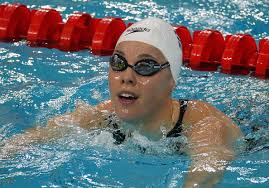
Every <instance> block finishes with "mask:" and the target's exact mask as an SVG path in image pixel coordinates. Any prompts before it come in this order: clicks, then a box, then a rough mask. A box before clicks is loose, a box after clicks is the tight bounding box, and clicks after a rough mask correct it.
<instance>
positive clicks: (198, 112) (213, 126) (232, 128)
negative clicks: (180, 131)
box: [184, 100, 242, 139]
mask: <svg viewBox="0 0 269 188" xmlns="http://www.w3.org/2000/svg"><path fill="white" fill-rule="evenodd" d="M184 123H185V124H186V125H191V127H192V131H195V132H199V131H202V132H205V130H207V131H208V132H212V133H214V134H216V135H217V134H220V135H222V134H223V133H227V134H229V135H230V136H231V137H232V138H234V139H236V138H238V137H240V136H242V133H241V130H240V128H239V127H238V126H237V125H236V124H235V123H234V122H233V121H232V120H231V119H230V118H229V117H228V116H227V115H225V114H224V113H223V112H221V111H220V110H218V109H217V108H216V107H214V106H213V105H211V104H210V103H208V102H204V101H199V100H191V101H189V102H188V107H187V110H186V113H185V116H184ZM207 134H208V133H207ZM220 135H219V136H220ZM212 136H213V135H212Z"/></svg>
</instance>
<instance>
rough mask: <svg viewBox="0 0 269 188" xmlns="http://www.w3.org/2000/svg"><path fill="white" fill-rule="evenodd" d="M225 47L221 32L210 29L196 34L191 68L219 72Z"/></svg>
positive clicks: (191, 56)
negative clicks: (218, 68)
mask: <svg viewBox="0 0 269 188" xmlns="http://www.w3.org/2000/svg"><path fill="white" fill-rule="evenodd" d="M224 46H225V43H224V38H223V36H222V34H221V33H220V32H219V31H216V30H209V29H208V30H203V31H196V32H194V35H193V46H192V50H191V55H190V64H189V65H190V67H191V68H192V69H194V70H203V71H215V70H217V67H218V65H219V64H220V63H219V62H220V60H221V57H222V53H223V50H224Z"/></svg>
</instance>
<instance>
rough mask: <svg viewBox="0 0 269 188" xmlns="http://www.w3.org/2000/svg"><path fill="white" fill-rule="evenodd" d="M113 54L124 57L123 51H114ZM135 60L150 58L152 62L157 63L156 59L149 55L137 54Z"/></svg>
mask: <svg viewBox="0 0 269 188" xmlns="http://www.w3.org/2000/svg"><path fill="white" fill-rule="evenodd" d="M114 52H117V53H119V54H120V55H122V56H125V53H124V52H123V51H121V50H115V51H114ZM137 58H138V59H142V58H150V59H153V60H155V61H157V58H155V57H154V56H152V55H149V54H139V55H138V56H137Z"/></svg>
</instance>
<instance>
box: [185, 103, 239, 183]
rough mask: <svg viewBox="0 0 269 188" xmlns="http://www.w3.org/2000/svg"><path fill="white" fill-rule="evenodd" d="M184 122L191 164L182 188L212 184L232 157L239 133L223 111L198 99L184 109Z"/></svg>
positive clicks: (221, 174) (222, 172)
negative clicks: (188, 108) (186, 109)
mask: <svg viewBox="0 0 269 188" xmlns="http://www.w3.org/2000/svg"><path fill="white" fill-rule="evenodd" d="M186 124H188V125H190V126H187V127H186V136H187V137H188V140H189V151H188V154H189V155H190V158H191V165H190V168H189V172H188V174H187V176H186V179H185V184H184V187H186V188H187V187H206V188H208V187H213V186H214V185H215V184H217V183H218V182H219V181H220V179H221V177H222V176H223V174H224V172H225V169H226V167H227V164H228V163H229V162H230V161H231V160H232V159H233V158H234V156H235V152H234V150H233V147H232V146H233V143H234V142H235V141H236V139H238V138H239V137H240V136H241V135H242V133H241V131H240V129H239V128H238V127H237V126H236V125H235V124H234V123H233V122H232V121H231V120H230V119H229V118H228V117H227V116H226V115H225V114H223V113H222V112H220V111H218V110H217V109H215V108H214V107H213V106H211V105H209V104H207V103H203V102H199V101H196V102H193V103H192V104H191V105H190V110H188V111H186Z"/></svg>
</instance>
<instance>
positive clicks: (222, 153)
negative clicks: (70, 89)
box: [3, 18, 242, 188]
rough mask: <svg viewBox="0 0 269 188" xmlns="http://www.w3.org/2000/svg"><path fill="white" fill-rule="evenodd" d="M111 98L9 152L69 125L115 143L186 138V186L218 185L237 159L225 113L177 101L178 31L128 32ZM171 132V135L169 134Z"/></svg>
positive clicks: (160, 24)
mask: <svg viewBox="0 0 269 188" xmlns="http://www.w3.org/2000/svg"><path fill="white" fill-rule="evenodd" d="M109 64H110V67H109V76H108V80H109V90H110V100H108V101H104V102H102V103H101V104H99V105H97V106H90V105H88V104H85V103H78V105H77V107H76V109H75V110H74V111H73V112H70V113H66V114H64V115H61V116H57V117H55V118H53V119H51V120H49V122H48V125H47V126H46V127H36V128H32V129H30V130H27V131H26V132H25V133H24V134H20V135H16V136H14V137H12V138H11V139H9V140H8V141H7V142H6V144H5V146H4V149H3V151H5V152H4V153H5V154H9V153H12V152H16V151H17V150H19V149H18V148H20V147H22V146H23V145H27V144H34V143H42V142H47V141H49V140H51V139H54V138H59V137H61V136H62V135H63V132H64V131H63V127H64V125H65V124H68V123H69V124H70V122H72V124H73V125H77V126H79V127H81V128H84V129H89V130H90V129H93V128H102V127H111V128H113V129H115V131H113V137H114V138H115V144H122V143H124V142H125V140H126V139H128V138H129V137H131V136H132V133H133V132H134V131H138V132H139V133H140V134H141V135H145V136H146V137H148V138H150V139H153V140H158V139H161V138H163V137H178V136H182V135H183V136H185V137H186V138H187V140H188V147H187V149H186V153H187V154H188V155H189V156H190V159H191V165H190V167H189V171H188V173H187V175H186V177H185V182H184V187H207V188H208V187H213V186H214V185H215V184H217V183H218V182H219V181H220V180H221V177H222V175H223V173H224V171H225V168H226V166H227V165H228V163H229V162H230V161H231V160H232V159H233V158H234V157H235V151H234V149H233V144H234V143H235V141H236V140H237V139H238V138H240V137H241V136H242V133H241V131H240V129H239V128H238V127H237V126H236V125H235V124H234V123H233V121H232V120H231V119H229V118H228V117H227V116H226V115H225V114H224V113H222V112H221V111H219V110H217V109H216V108H215V107H213V106H212V105H210V104H209V103H206V102H202V101H198V100H186V99H172V97H171V93H172V91H173V90H174V89H175V88H176V85H177V81H178V79H180V78H179V73H180V69H181V65H182V46H181V42H180V39H179V38H178V37H177V35H176V33H175V31H174V29H173V27H172V26H171V25H170V24H168V23H167V22H165V21H163V20H161V19H158V18H147V19H144V20H142V21H140V22H137V23H135V24H133V25H131V26H130V27H129V28H127V29H126V30H125V31H124V32H123V33H122V35H121V36H120V38H119V40H118V42H117V44H116V47H115V50H114V52H113V55H112V56H111V58H110V62H109ZM164 130H165V131H164Z"/></svg>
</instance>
